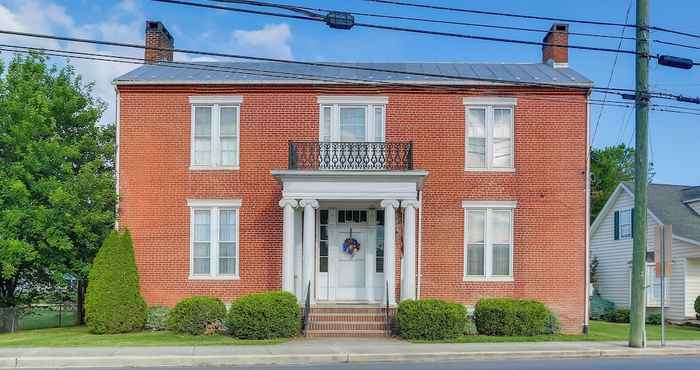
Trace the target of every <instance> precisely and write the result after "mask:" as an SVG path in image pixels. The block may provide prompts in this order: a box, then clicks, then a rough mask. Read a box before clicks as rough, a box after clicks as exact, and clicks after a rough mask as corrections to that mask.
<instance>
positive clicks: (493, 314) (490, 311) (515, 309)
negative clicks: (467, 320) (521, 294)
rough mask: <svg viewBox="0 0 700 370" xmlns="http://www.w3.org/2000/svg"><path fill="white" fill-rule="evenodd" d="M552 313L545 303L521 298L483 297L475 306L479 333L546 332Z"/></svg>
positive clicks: (527, 333) (506, 334) (518, 334)
mask: <svg viewBox="0 0 700 370" xmlns="http://www.w3.org/2000/svg"><path fill="white" fill-rule="evenodd" d="M549 314H550V312H549V310H548V309H547V307H545V305H544V304H542V303H540V302H537V301H530V300H520V299H509V298H499V299H482V300H480V301H479V302H478V303H477V304H476V307H475V308H474V321H475V323H476V328H477V330H478V331H479V334H483V335H497V336H532V335H538V334H543V333H545V323H546V320H547V316H548V315H549Z"/></svg>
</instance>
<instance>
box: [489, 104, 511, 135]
mask: <svg viewBox="0 0 700 370" xmlns="http://www.w3.org/2000/svg"><path fill="white" fill-rule="evenodd" d="M511 114H512V111H511V110H510V109H494V110H493V137H499V138H511V137H512V132H511V124H510V123H511Z"/></svg>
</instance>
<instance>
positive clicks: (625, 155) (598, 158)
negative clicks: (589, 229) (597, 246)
mask: <svg viewBox="0 0 700 370" xmlns="http://www.w3.org/2000/svg"><path fill="white" fill-rule="evenodd" d="M653 177H654V167H653V164H650V165H649V181H651V179H652V178H653ZM633 180H634V148H632V147H628V146H626V145H625V144H620V145H616V146H607V147H604V148H600V149H596V148H593V149H591V222H593V220H595V218H596V216H597V215H598V213H599V212H600V211H601V210H602V209H603V206H605V202H607V201H608V198H609V197H610V195H612V193H613V191H615V188H616V187H617V185H619V184H620V183H621V182H623V181H633Z"/></svg>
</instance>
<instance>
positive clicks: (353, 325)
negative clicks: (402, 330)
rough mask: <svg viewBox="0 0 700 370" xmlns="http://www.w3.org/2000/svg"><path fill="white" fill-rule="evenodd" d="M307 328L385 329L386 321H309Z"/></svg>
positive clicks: (339, 329) (333, 329)
mask: <svg viewBox="0 0 700 370" xmlns="http://www.w3.org/2000/svg"><path fill="white" fill-rule="evenodd" d="M309 330H312V331H315V330H332V331H366V330H386V323H384V322H383V321H382V322H371V321H360V322H344V321H330V322H311V323H310V325H309Z"/></svg>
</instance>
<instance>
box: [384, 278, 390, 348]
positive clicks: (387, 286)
mask: <svg viewBox="0 0 700 370" xmlns="http://www.w3.org/2000/svg"><path fill="white" fill-rule="evenodd" d="M385 295H386V311H385V312H384V314H385V315H386V321H385V322H386V332H387V334H389V335H391V318H390V316H389V280H387V281H386V294H385Z"/></svg>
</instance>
